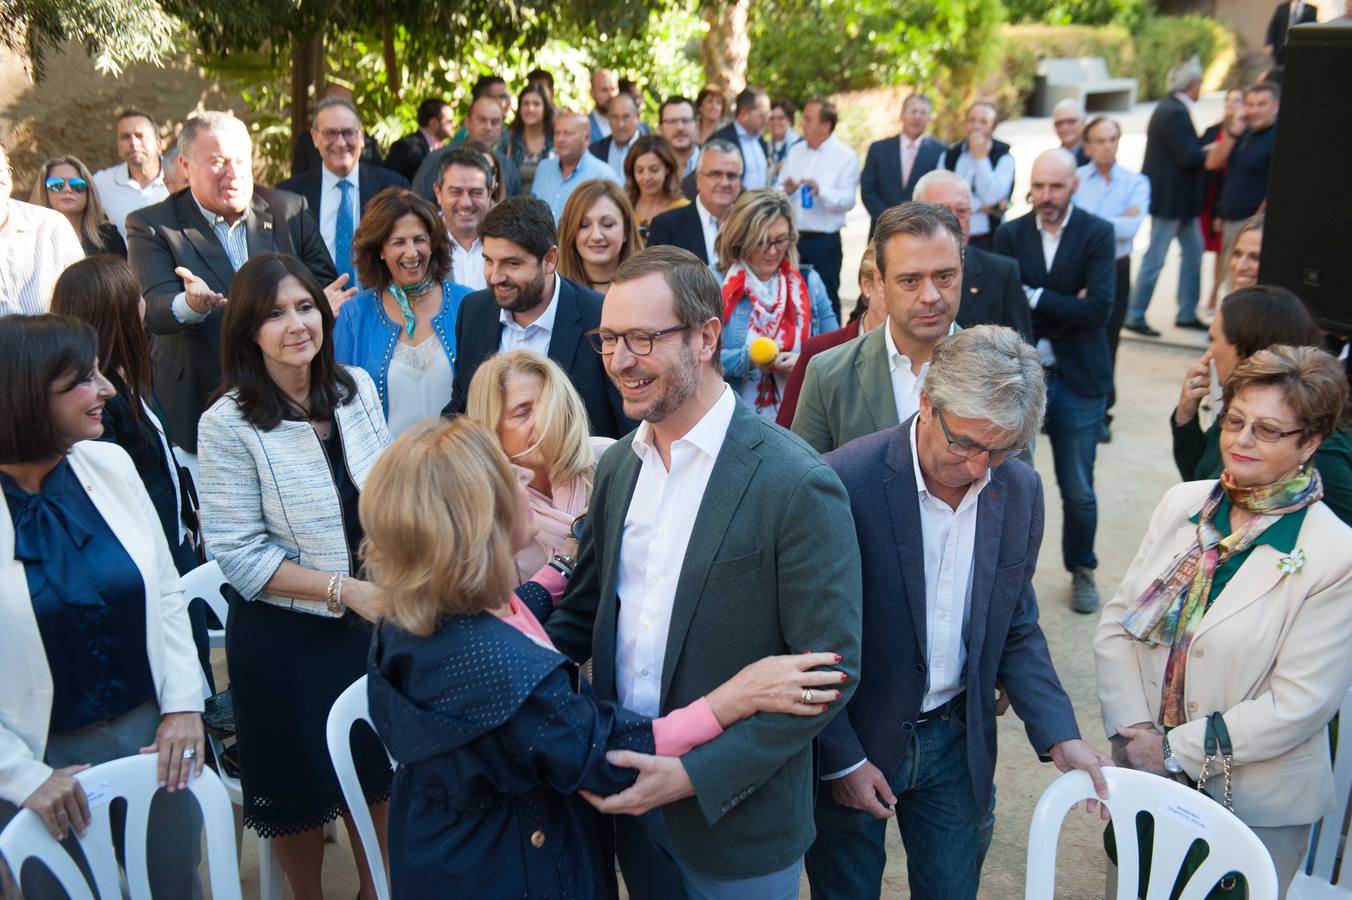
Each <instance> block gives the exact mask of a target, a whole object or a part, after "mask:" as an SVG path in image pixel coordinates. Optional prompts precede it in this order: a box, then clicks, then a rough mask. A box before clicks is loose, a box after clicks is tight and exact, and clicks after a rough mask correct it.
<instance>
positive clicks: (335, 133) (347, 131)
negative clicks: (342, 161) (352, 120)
mask: <svg viewBox="0 0 1352 900" xmlns="http://www.w3.org/2000/svg"><path fill="white" fill-rule="evenodd" d="M359 134H361V129H358V128H325V129H323V130H322V131H320V132H319V136H320V137H322V138H323V139H324V143H326V144H332V143H333V142H334V141H336V140H338V139H339V138H342V139H343V141H344V143H348V144H355V143H356V142H357V135H359Z"/></svg>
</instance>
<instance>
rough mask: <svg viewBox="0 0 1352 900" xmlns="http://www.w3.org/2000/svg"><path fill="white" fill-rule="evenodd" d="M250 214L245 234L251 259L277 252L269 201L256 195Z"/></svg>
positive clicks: (246, 221)
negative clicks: (262, 254) (261, 254)
mask: <svg viewBox="0 0 1352 900" xmlns="http://www.w3.org/2000/svg"><path fill="white" fill-rule="evenodd" d="M249 212H250V215H249V216H248V218H246V219H245V220H244V233H245V235H246V236H247V237H248V242H249V258H250V259H252V258H253V257H255V256H257V255H258V254H260V253H268V252H270V251H276V250H277V235H276V234H275V233H274V231H273V222H272V210H270V209H269V208H268V204H267V201H265V200H264V199H263V198H262V197H260V196H258V195H257V194H254V196H253V202H252V204H251V206H250V210H249ZM315 215H319V209H318V208H316V209H315Z"/></svg>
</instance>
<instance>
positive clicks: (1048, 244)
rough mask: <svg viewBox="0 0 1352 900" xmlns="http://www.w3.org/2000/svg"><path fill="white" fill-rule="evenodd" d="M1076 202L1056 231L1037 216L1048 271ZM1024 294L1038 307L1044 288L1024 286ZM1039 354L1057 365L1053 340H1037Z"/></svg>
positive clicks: (1044, 261) (1033, 305)
mask: <svg viewBox="0 0 1352 900" xmlns="http://www.w3.org/2000/svg"><path fill="white" fill-rule="evenodd" d="M1074 208H1075V206H1074V204H1072V205H1070V206H1067V207H1066V216H1065V218H1064V219H1062V220H1061V227H1060V228H1057V229H1056V232H1055V233H1052V232H1050V231H1048V230H1047V229H1045V228H1043V227H1042V217H1041V216H1035V217H1034V218H1033V222H1034V224H1036V225H1037V233H1038V236H1039V237H1040V238H1042V262H1043V265H1044V266H1045V267H1046V270H1047V271H1048V272H1051V270H1052V263H1053V262H1055V261H1056V251H1057V248H1059V247H1060V246H1061V238H1062V237H1063V236H1064V235H1065V233H1066V226H1067V225H1069V224H1070V214H1071V211H1072V210H1074ZM1023 293H1024V296H1026V297H1027V298H1028V308H1029V309H1037V304H1038V301H1039V300H1041V299H1042V288H1034V287H1029V286H1028V285H1026V284H1025V285H1024V286H1023ZM1037 354H1038V356H1040V357H1042V364H1043V365H1044V366H1054V365H1056V354H1055V353H1053V352H1052V342H1051V341H1050V340H1048V339H1047V338H1041V339H1040V340H1038V342H1037Z"/></svg>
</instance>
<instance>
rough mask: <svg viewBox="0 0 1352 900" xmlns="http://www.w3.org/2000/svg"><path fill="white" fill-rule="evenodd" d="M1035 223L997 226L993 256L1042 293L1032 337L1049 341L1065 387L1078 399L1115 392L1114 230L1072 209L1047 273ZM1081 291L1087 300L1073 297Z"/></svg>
mask: <svg viewBox="0 0 1352 900" xmlns="http://www.w3.org/2000/svg"><path fill="white" fill-rule="evenodd" d="M1036 221H1037V213H1036V212H1030V213H1028V214H1027V215H1023V216H1020V217H1019V218H1017V219H1014V220H1012V221H1009V222H1006V223H1004V224H1003V225H1001V226H1000V229H999V230H998V231H996V232H995V252H996V253H999V254H1000V255H1001V256H1008V257H1010V258H1012V259H1013V260H1014V261H1015V262H1017V263H1018V264H1019V277H1020V280H1021V281H1022V283H1023V284H1025V285H1027V286H1028V287H1034V288H1042V297H1041V298H1040V299H1039V300H1038V304H1037V309H1035V310H1033V334H1034V336H1035V337H1036V338H1038V339H1039V340H1040V339H1042V338H1047V339H1048V340H1050V341H1051V342H1052V352H1053V353H1055V354H1056V368H1057V369H1058V371H1059V372H1060V375H1061V378H1062V380H1063V381H1064V382H1065V384H1066V387H1067V388H1069V389H1070V390H1071V391H1072V392H1074V393H1076V394H1078V395H1080V396H1081V397H1100V396H1102V395H1104V394H1106V393H1108V392H1109V391H1110V390H1112V387H1113V363H1112V357H1111V356H1110V355H1109V353H1108V331H1107V328H1106V327H1105V326H1106V325H1107V324H1108V314H1109V312H1111V311H1112V306H1113V292H1114V290H1115V286H1116V283H1117V272H1116V269H1115V266H1116V264H1117V259H1116V250H1114V248H1113V226H1111V225H1109V224H1108V223H1107V222H1105V221H1104V220H1103V219H1100V218H1099V217H1098V216H1095V215H1093V214H1091V213H1087V212H1085V211H1084V210H1082V209H1078V208H1077V209H1075V210H1074V211H1073V212H1072V213H1071V215H1070V221H1069V222H1067V223H1066V225H1065V230H1066V233H1065V234H1064V235H1062V237H1061V244H1060V246H1058V247H1057V248H1056V257H1055V258H1054V259H1053V260H1052V269H1051V271H1050V272H1048V271H1047V264H1046V260H1045V259H1044V258H1043V256H1042V236H1041V235H1040V234H1039V233H1038V230H1037V224H1036ZM1081 290H1083V291H1086V294H1085V296H1083V297H1079V296H1076V295H1077V294H1078V293H1079V292H1080V291H1081Z"/></svg>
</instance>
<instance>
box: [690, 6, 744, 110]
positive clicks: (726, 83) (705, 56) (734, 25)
mask: <svg viewBox="0 0 1352 900" xmlns="http://www.w3.org/2000/svg"><path fill="white" fill-rule="evenodd" d="M750 6H751V0H724V2H711V3H709V4H708V5H706V6H705V7H704V11H703V13H702V15H703V17H704V21H705V22H707V23H708V24H709V33H708V34H706V35H705V36H704V43H703V44H702V45H701V46H700V61H701V62H702V63H703V64H704V80H705V81H706V82H707V83H709V84H711V85H715V86H717V87H719V88H721V89H722V90H723V91H725V92H727V93H729V94H734V93H736V92H738V91H740V90H742V88H744V87H746V60H747V56H749V55H750V53H751V35H750V34H749V33H748V32H747V28H746V20H747V12H748V10H749V8H750Z"/></svg>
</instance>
